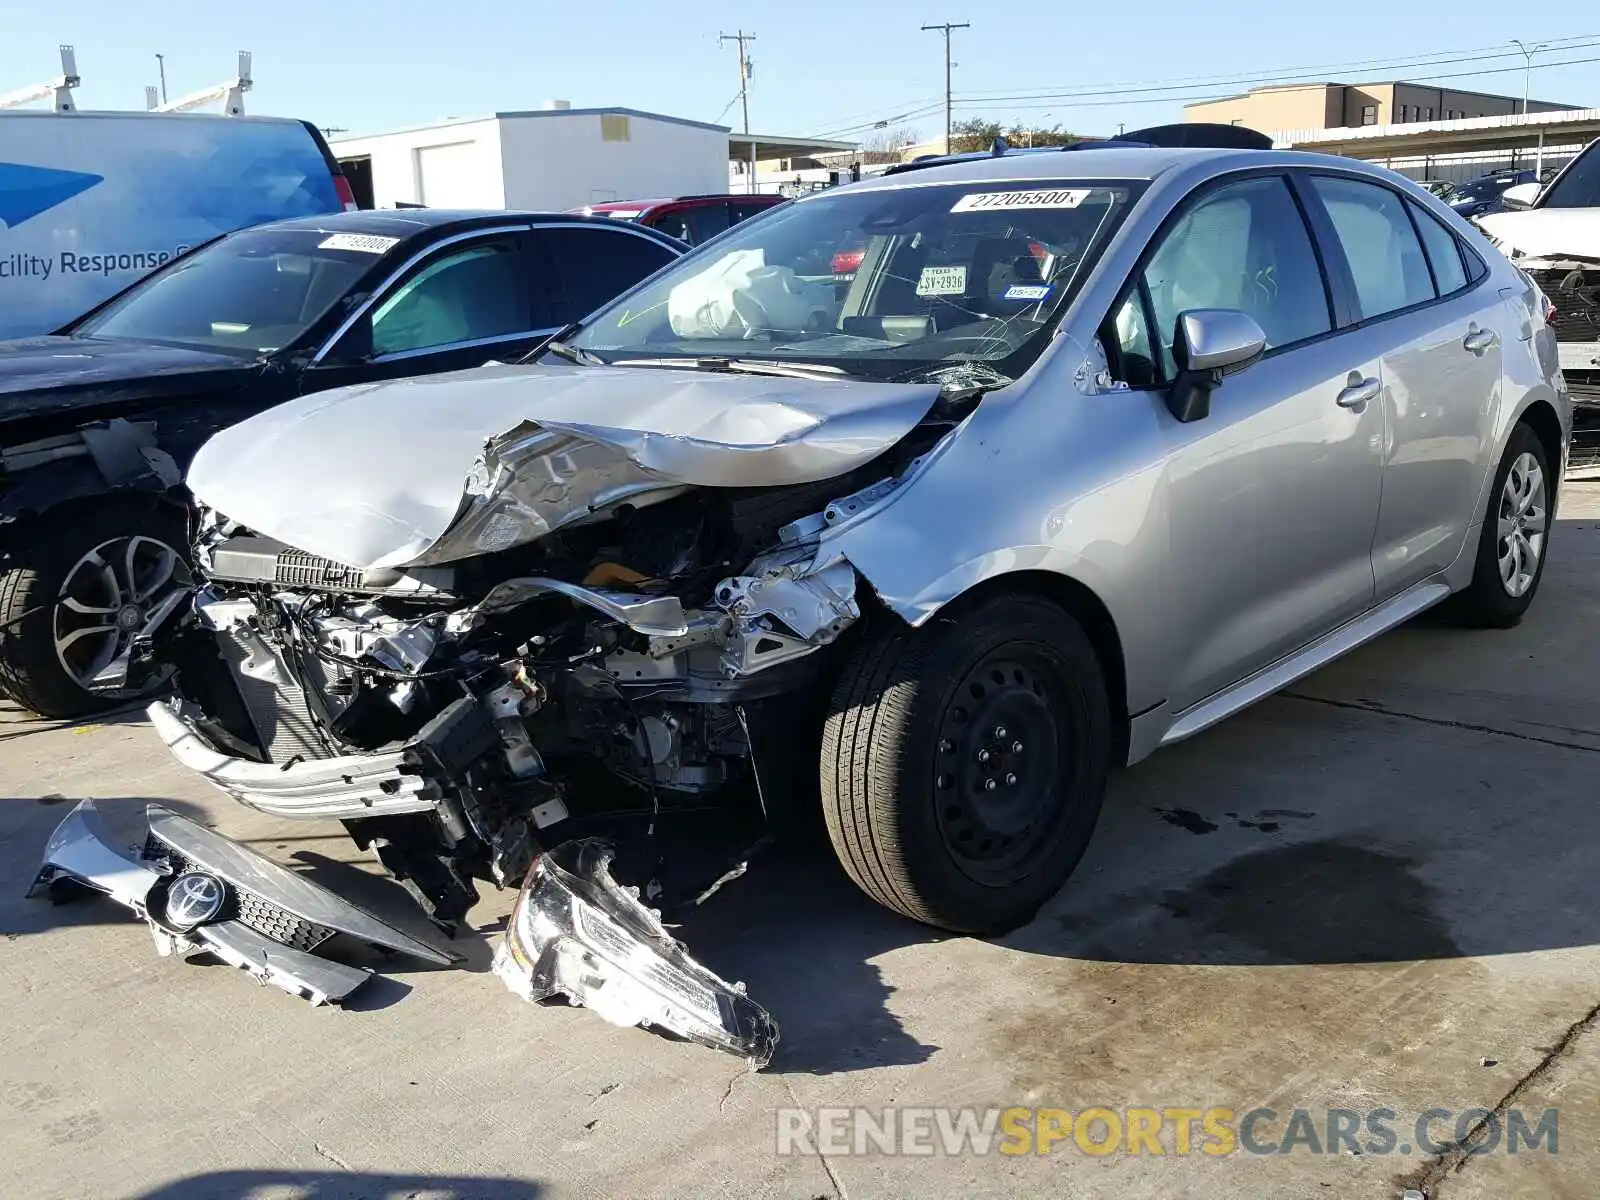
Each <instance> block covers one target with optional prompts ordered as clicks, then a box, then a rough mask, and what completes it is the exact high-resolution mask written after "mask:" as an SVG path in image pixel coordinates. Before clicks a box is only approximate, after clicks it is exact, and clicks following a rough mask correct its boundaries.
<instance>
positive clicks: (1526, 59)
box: [1511, 38, 1550, 116]
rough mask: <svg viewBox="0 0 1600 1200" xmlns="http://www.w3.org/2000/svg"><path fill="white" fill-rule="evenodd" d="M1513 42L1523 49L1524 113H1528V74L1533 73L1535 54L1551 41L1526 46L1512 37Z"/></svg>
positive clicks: (1525, 114)
mask: <svg viewBox="0 0 1600 1200" xmlns="http://www.w3.org/2000/svg"><path fill="white" fill-rule="evenodd" d="M1511 44H1512V45H1513V46H1515V47H1516V48H1517V49H1518V50H1520V51H1522V59H1523V65H1522V115H1523V116H1527V115H1528V76H1530V75H1532V74H1533V56H1534V55H1535V54H1537V53H1539V51H1541V50H1543V49H1544V48H1545V47H1546V46H1548V45H1549V44H1550V43H1549V42H1540V43H1539V44H1538V45H1537V46H1526V45H1524V44H1523V43H1522V42H1520V41H1518V40H1517V39H1516V38H1512V39H1511Z"/></svg>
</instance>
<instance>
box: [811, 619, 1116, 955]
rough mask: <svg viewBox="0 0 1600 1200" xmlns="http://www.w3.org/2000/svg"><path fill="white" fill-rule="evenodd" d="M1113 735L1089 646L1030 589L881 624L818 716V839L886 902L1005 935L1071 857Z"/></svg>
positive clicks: (1085, 830)
mask: <svg viewBox="0 0 1600 1200" xmlns="http://www.w3.org/2000/svg"><path fill="white" fill-rule="evenodd" d="M1111 741H1112V738H1111V715H1110V704H1109V700H1108V698H1107V691H1106V685H1105V680H1104V677H1103V675H1102V672H1101V668H1100V662H1099V658H1098V656H1097V655H1096V654H1095V651H1094V647H1093V646H1092V645H1091V644H1090V642H1089V639H1088V637H1087V636H1086V635H1085V634H1084V632H1083V630H1082V629H1081V628H1080V627H1079V626H1078V624H1077V622H1075V621H1074V620H1073V619H1072V618H1071V617H1070V616H1068V615H1067V614H1066V613H1065V612H1063V611H1062V610H1061V609H1060V608H1058V607H1057V606H1055V605H1054V604H1051V603H1050V602H1049V601H1047V600H1045V599H1043V598H1042V597H1037V596H1029V595H1015V594H1014V595H1003V596H995V597H992V598H990V599H988V600H984V601H981V602H979V603H977V604H976V605H973V606H970V607H967V608H966V609H965V611H964V612H962V613H960V614H959V615H957V614H955V613H951V614H949V615H945V614H941V615H940V616H939V617H938V618H935V620H934V621H933V622H932V623H930V624H929V625H928V626H926V627H925V628H922V629H916V630H913V629H909V628H905V627H903V626H902V627H894V628H887V629H884V630H882V631H879V632H877V633H875V634H871V635H869V636H868V637H867V638H866V639H864V641H863V642H862V644H861V645H860V646H859V647H858V648H857V650H856V652H855V654H854V655H853V656H852V657H851V659H850V660H849V661H848V662H847V664H846V665H845V668H844V671H843V673H842V674H841V676H840V678H839V681H838V685H837V687H836V688H835V691H834V695H833V701H832V703H831V705H830V708H829V713H828V717H827V721H826V724H825V726H824V730H823V739H822V755H821V763H820V768H821V784H822V807H823V816H824V817H825V819H826V821H827V827H828V836H829V840H830V841H831V842H832V843H833V848H834V851H835V853H836V854H837V855H838V857H839V861H840V862H841V863H842V864H843V866H844V869H845V871H846V873H847V874H849V876H850V878H851V879H853V880H854V881H855V882H856V884H857V885H858V886H859V887H860V888H861V889H862V890H863V891H864V892H866V893H867V895H869V896H871V897H872V898H873V899H874V900H876V901H878V902H879V903H880V904H882V905H884V906H885V907H887V908H890V909H893V910H894V911H896V912H899V913H902V914H904V915H905V916H908V917H910V918H912V919H913V920H916V921H921V922H923V923H925V924H928V925H935V926H938V927H940V928H944V929H949V930H953V931H956V932H959V933H974V934H998V933H1005V932H1008V931H1010V930H1012V929H1015V928H1016V927H1018V926H1019V925H1023V924H1025V923H1026V922H1028V921H1029V920H1031V919H1032V918H1033V916H1034V915H1035V914H1036V913H1037V912H1038V910H1039V908H1040V906H1041V905H1043V904H1044V902H1045V901H1047V900H1049V899H1050V898H1051V897H1052V896H1053V895H1055V893H1056V892H1057V891H1059V890H1060V888H1061V886H1062V884H1064V883H1065V882H1066V880H1067V877H1068V876H1069V875H1070V874H1071V873H1072V871H1073V868H1074V867H1076V866H1077V864H1078V860H1079V859H1080V858H1082V856H1083V852H1084V850H1085V848H1087V846H1088V844H1089V838H1090V835H1091V834H1092V833H1093V832H1094V825H1095V821H1096V819H1097V818H1098V816H1099V813H1100V805H1101V802H1102V800H1103V798H1104V795H1105V788H1106V776H1107V771H1108V767H1109V759H1110V747H1111Z"/></svg>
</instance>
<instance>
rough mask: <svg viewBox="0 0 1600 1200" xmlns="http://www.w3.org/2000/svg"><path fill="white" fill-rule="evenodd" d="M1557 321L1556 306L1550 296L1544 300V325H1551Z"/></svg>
mask: <svg viewBox="0 0 1600 1200" xmlns="http://www.w3.org/2000/svg"><path fill="white" fill-rule="evenodd" d="M1555 319H1556V306H1555V303H1554V301H1552V300H1551V299H1550V297H1549V296H1545V298H1544V323H1545V324H1546V325H1549V324H1550V323H1551V322H1553V321H1554V320H1555Z"/></svg>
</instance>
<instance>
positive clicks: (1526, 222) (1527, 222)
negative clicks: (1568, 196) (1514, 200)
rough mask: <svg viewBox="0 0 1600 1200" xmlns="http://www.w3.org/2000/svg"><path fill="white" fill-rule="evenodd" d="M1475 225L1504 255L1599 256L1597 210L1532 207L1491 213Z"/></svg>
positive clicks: (1535, 256) (1522, 257)
mask: <svg viewBox="0 0 1600 1200" xmlns="http://www.w3.org/2000/svg"><path fill="white" fill-rule="evenodd" d="M1478 224H1479V225H1480V226H1481V227H1482V228H1483V230H1484V231H1485V232H1486V233H1488V234H1489V236H1490V237H1493V238H1498V239H1499V241H1500V250H1501V252H1502V253H1504V254H1506V255H1507V256H1508V257H1510V256H1513V255H1514V256H1515V258H1517V259H1524V258H1555V259H1560V258H1564V257H1568V256H1571V257H1576V258H1593V259H1600V209H1593V208H1534V209H1527V210H1525V211H1522V212H1503V213H1493V214H1491V215H1489V216H1485V217H1479V218H1478Z"/></svg>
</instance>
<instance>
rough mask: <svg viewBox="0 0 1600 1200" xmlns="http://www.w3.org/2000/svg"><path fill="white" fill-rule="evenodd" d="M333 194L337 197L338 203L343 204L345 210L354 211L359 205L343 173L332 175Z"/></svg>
mask: <svg viewBox="0 0 1600 1200" xmlns="http://www.w3.org/2000/svg"><path fill="white" fill-rule="evenodd" d="M333 194H334V195H335V196H338V197H339V203H340V204H342V205H344V211H345V212H355V211H356V210H357V209H359V208H360V207H361V206H360V205H359V204H357V203H356V194H355V192H353V191H352V190H351V189H350V181H349V180H348V179H346V178H345V177H344V176H343V175H335V176H334V177H333Z"/></svg>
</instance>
